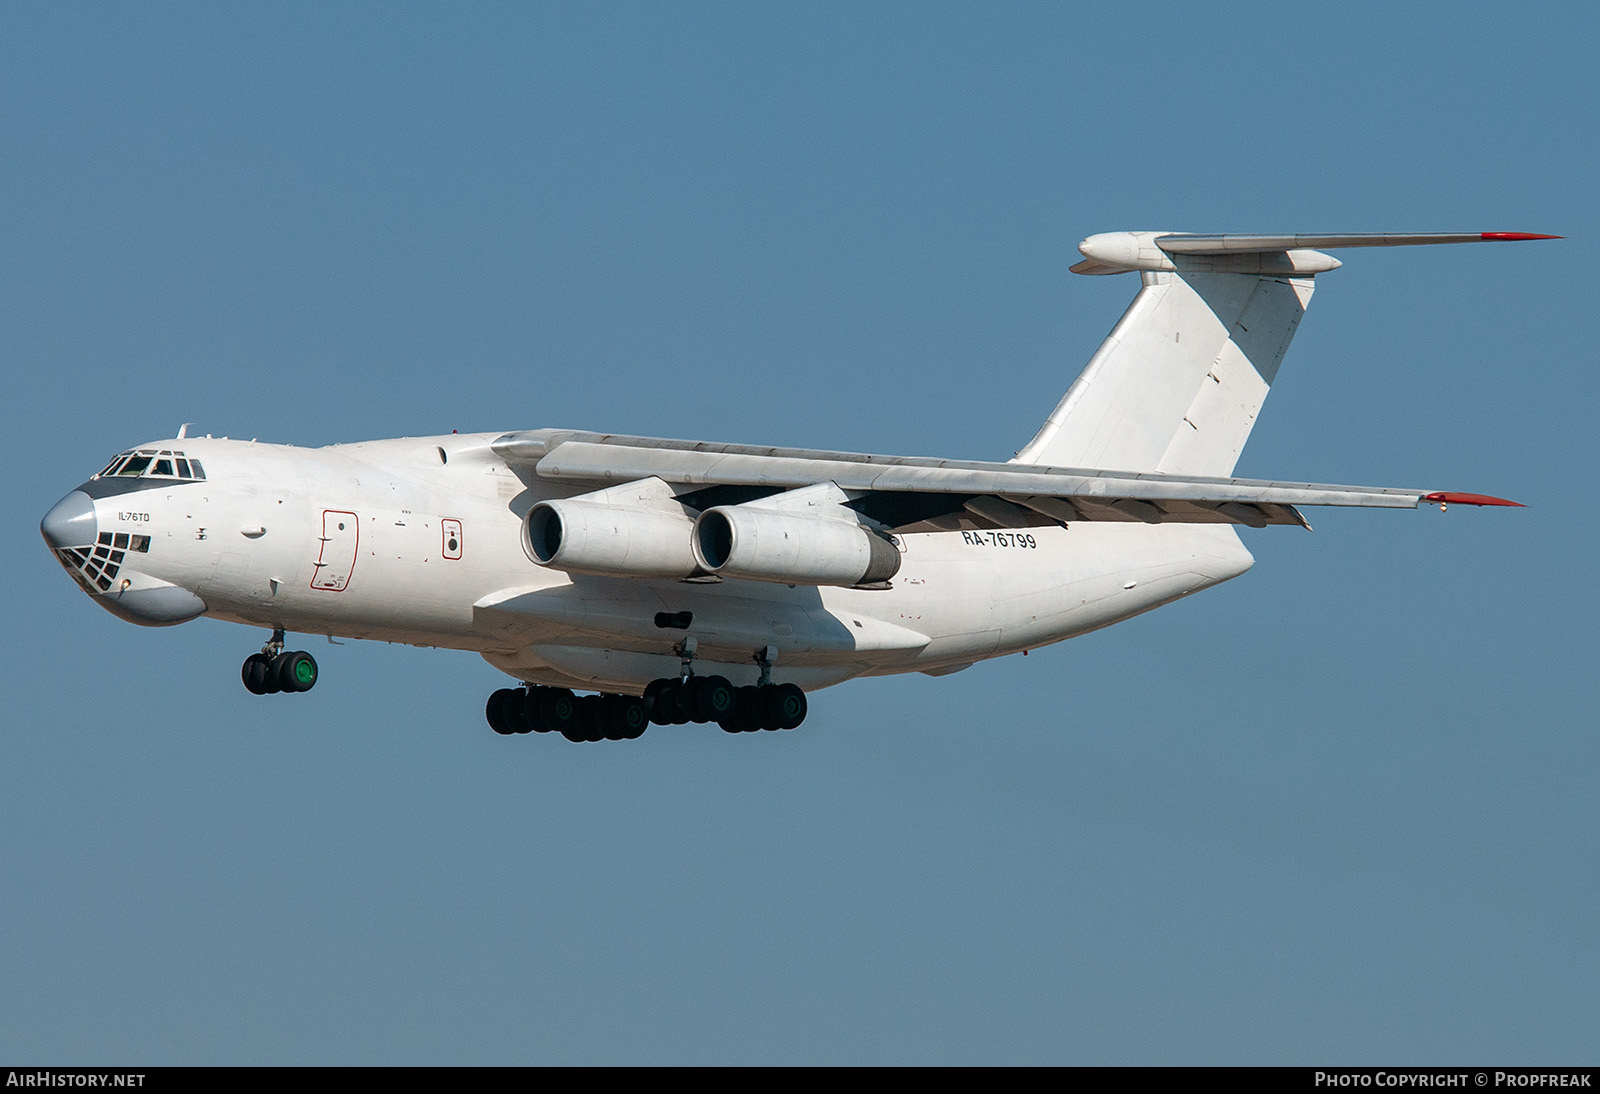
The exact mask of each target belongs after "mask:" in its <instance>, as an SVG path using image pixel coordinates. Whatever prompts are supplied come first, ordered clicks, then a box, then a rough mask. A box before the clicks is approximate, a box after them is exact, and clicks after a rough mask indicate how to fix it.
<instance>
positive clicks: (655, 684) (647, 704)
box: [642, 679, 675, 726]
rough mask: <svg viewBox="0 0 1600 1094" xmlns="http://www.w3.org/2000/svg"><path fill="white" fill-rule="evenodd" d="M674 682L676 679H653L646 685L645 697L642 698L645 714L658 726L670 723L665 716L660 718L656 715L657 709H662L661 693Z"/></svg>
mask: <svg viewBox="0 0 1600 1094" xmlns="http://www.w3.org/2000/svg"><path fill="white" fill-rule="evenodd" d="M674 683H675V681H672V680H665V679H663V680H652V681H650V683H648V684H646V685H645V689H644V699H643V700H642V702H643V703H644V712H645V716H646V717H647V718H649V719H650V720H651V721H652V722H654V723H655V724H656V725H658V726H664V725H667V724H668V723H667V721H666V720H665V719H664V718H659V717H657V716H656V713H657V711H660V710H661V693H662V692H663V691H665V690H666V689H667V688H668V687H670V686H672V685H673V684H674Z"/></svg>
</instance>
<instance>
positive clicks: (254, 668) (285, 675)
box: [239, 627, 317, 695]
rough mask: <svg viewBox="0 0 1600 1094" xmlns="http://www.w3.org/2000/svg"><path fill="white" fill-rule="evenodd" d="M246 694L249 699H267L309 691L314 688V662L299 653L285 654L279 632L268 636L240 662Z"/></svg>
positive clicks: (281, 630) (241, 676)
mask: <svg viewBox="0 0 1600 1094" xmlns="http://www.w3.org/2000/svg"><path fill="white" fill-rule="evenodd" d="M239 676H240V678H241V679H243V680H244V686H245V689H246V690H247V691H249V692H250V693H251V694H253V695H271V694H273V693H274V692H279V691H287V692H296V691H310V690H311V689H312V688H313V687H315V686H316V684H317V662H316V659H315V658H314V657H312V656H311V655H310V654H309V653H306V652H304V651H302V650H293V651H288V652H285V651H284V648H283V629H282V628H281V627H280V628H279V629H278V630H275V631H273V632H272V638H271V640H270V641H269V642H267V644H266V645H264V646H262V647H261V652H260V653H252V654H251V655H250V656H249V657H246V658H245V659H244V665H243V667H241V668H240V670H239Z"/></svg>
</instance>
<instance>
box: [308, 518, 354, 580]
mask: <svg viewBox="0 0 1600 1094" xmlns="http://www.w3.org/2000/svg"><path fill="white" fill-rule="evenodd" d="M360 539H361V522H360V521H359V520H358V519H356V515H355V514H354V513H351V512H348V511H346V510H343V509H324V510H323V511H322V551H321V553H320V554H319V555H318V556H317V565H316V568H315V570H314V571H313V572H312V576H311V587H312V588H313V589H321V590H322V591H324V592H329V593H339V592H343V591H344V590H345V587H346V586H348V585H349V584H350V575H351V573H352V572H353V571H354V570H355V568H356V548H357V547H358V546H359V545H360Z"/></svg>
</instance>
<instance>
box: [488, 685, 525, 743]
mask: <svg viewBox="0 0 1600 1094" xmlns="http://www.w3.org/2000/svg"><path fill="white" fill-rule="evenodd" d="M521 698H522V697H521V696H520V695H518V694H517V693H516V692H515V691H513V690H512V689H511V688H501V689H500V690H499V691H497V692H494V693H493V694H492V695H490V696H489V701H488V702H487V703H485V704H484V707H483V716H484V717H485V718H486V719H488V721H489V728H490V729H492V730H494V731H495V732H496V733H498V734H500V735H502V736H505V737H509V736H511V735H512V734H513V733H515V732H516V731H517V730H516V727H515V725H514V724H513V723H512V722H511V721H510V720H509V719H508V718H507V717H506V710H507V708H508V707H509V706H510V705H511V704H512V703H513V702H518V701H520V700H521Z"/></svg>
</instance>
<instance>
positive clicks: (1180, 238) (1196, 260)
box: [1072, 232, 1562, 274]
mask: <svg viewBox="0 0 1600 1094" xmlns="http://www.w3.org/2000/svg"><path fill="white" fill-rule="evenodd" d="M1560 238H1562V237H1561V236H1551V235H1540V234H1538V233H1535V232H1410V233H1395V232H1356V233H1347V234H1344V235H1237V234H1230V235H1203V234H1195V233H1189V232H1103V233H1101V234H1100V235H1092V236H1090V237H1089V238H1088V239H1086V240H1084V241H1083V242H1082V243H1080V244H1078V250H1079V251H1080V252H1082V254H1083V257H1084V259H1085V261H1083V262H1080V263H1078V264H1077V265H1076V266H1073V267H1072V272H1073V273H1081V274H1114V273H1128V272H1131V271H1133V270H1160V271H1167V272H1174V271H1178V270H1211V271H1215V272H1218V273H1281V274H1318V273H1326V272H1327V271H1329V270H1336V269H1338V268H1339V266H1340V262H1339V260H1338V259H1336V258H1334V257H1332V256H1331V255H1325V254H1317V253H1316V252H1317V249H1318V248H1327V249H1330V250H1334V249H1340V248H1344V247H1422V246H1429V245H1432V244H1438V243H1507V242H1517V241H1521V240H1529V239H1560ZM1245 256H1251V258H1250V259H1248V260H1247V259H1245ZM1219 259H1221V260H1223V261H1218V260H1219ZM1247 267H1248V268H1247Z"/></svg>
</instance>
